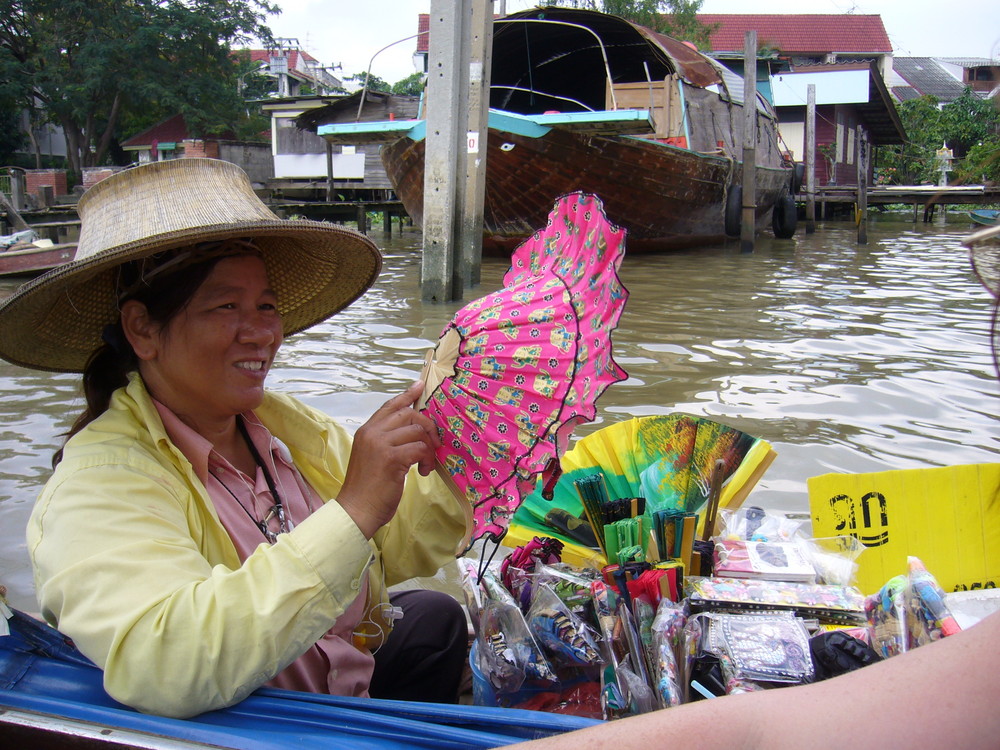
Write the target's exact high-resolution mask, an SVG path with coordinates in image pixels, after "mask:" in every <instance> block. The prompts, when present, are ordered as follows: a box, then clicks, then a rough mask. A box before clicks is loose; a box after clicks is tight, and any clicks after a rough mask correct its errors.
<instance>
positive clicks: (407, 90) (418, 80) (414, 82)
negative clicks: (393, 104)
mask: <svg viewBox="0 0 1000 750" xmlns="http://www.w3.org/2000/svg"><path fill="white" fill-rule="evenodd" d="M423 91H424V74H423V73H414V74H413V75H411V76H407V77H406V78H404V79H403V80H401V81H396V82H395V83H394V84H392V93H394V94H409V95H411V96H420V95H421V94H422V93H423Z"/></svg>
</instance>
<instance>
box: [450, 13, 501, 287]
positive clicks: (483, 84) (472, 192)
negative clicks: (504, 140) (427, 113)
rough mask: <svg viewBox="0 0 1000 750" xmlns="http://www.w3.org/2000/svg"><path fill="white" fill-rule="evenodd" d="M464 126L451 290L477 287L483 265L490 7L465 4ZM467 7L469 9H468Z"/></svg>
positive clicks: (491, 48) (491, 31)
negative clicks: (460, 209)
mask: <svg viewBox="0 0 1000 750" xmlns="http://www.w3.org/2000/svg"><path fill="white" fill-rule="evenodd" d="M464 5H465V6H466V7H465V13H466V18H467V20H468V21H469V23H468V30H467V32H466V33H465V34H464V37H465V43H466V46H467V48H468V57H467V59H468V102H469V104H468V123H467V131H468V132H467V134H466V136H467V137H466V147H465V149H464V151H463V152H462V156H464V158H465V173H464V175H462V174H460V175H459V177H460V178H461V177H464V178H465V179H464V180H463V181H462V182H461V183H460V188H461V196H462V200H461V203H460V204H459V205H460V206H461V207H462V212H461V217H460V220H459V223H458V232H459V235H458V262H457V264H456V265H457V268H456V269H455V271H456V276H457V278H456V280H455V284H454V289H455V291H456V293H457V294H458V296H459V297H461V290H463V289H465V288H467V287H471V286H477V285H478V284H479V280H480V276H481V271H482V265H483V204H484V202H485V198H486V142H487V134H488V132H489V125H488V117H489V107H490V93H489V92H490V69H491V67H492V60H493V5H492V3H490V2H485V3H484V2H475V0H467V1H466V2H465V3H464ZM469 6H471V7H469Z"/></svg>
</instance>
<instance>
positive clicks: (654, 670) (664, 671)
mask: <svg viewBox="0 0 1000 750" xmlns="http://www.w3.org/2000/svg"><path fill="white" fill-rule="evenodd" d="M749 520H750V521H752V522H753V521H754V516H753V514H751V515H750V519H749ZM758 520H761V521H762V522H763V521H764V520H766V519H758ZM744 521H745V519H744ZM744 521H740V523H744ZM726 541H732V540H722V539H721V538H719V537H716V538H714V540H713V543H714V544H716V545H718V546H719V547H721V548H723V549H726V550H730V549H734V550H744V549H747V548H748V546H747V544H745V543H742V542H745V540H738V541H741V543H740V544H726V543H724V542H726ZM753 544H761V545H770V546H776V545H779V548H780V549H782V550H784V549H789V548H786V547H784V545H794V548H795V549H797V550H799V551H801V552H802V557H801V558H799V559H798V563H803V564H805V563H804V561H805V560H806V559H807V558H809V559H813V560H814V559H818V557H814V556H813V551H814V550H815V549H818V550H819V553H818V555H819V556H820V557H822V556H826V557H827V558H828V559H827V569H828V570H835V571H836V572H834V573H824V574H823V575H822V576H821V575H820V574H819V573H818V570H819V568H818V567H817V569H816V570H817V574H816V578H817V579H819V580H817V581H816V582H810V581H794V580H793V581H788V580H770V579H769V578H766V577H765V578H753V577H748V578H733V577H724V576H719V575H715V576H693V575H688V576H683V575H681V573H682V571H683V565H681V566H680V567H676V561H671V564H672V565H674V566H675V567H671V568H670V569H669V572H670V573H677V574H678V575H677V577H676V580H675V579H674V578H670V579H669V580H670V582H672V584H678V583H680V584H681V585H680V586H679V588H678V587H676V586H667V585H645V584H642V581H643V580H644V576H648V575H649V574H650V573H651V572H656V571H657V569H656V567H655V564H651V563H648V562H643V561H638V560H637V561H633V562H629V563H626V564H623V565H608V566H605V568H604V569H603V570H601V571H597V570H593V569H589V568H587V569H581V568H576V567H575V566H572V565H567V564H565V563H562V562H555V561H553V560H552V559H551V557H550V556H549V555H547V554H546V555H544V558H545V559H544V560H543V559H542V557H543V555H541V554H530V552H531V551H534V552H535V553H538V552H539V551H540V550H544V549H547V548H546V546H545V543H544V542H539V543H538V544H535V545H532V547H531V550H528V551H524V550H521V551H517V550H515V552H514V553H512V555H511V556H510V557H509V558H507V559H505V560H504V561H501V562H498V563H496V564H491V565H488V566H487V567H486V568H485V569H483V570H475V568H474V567H473V566H472V565H471V564H469V563H466V564H465V567H464V570H465V571H466V573H467V574H466V575H465V576H464V586H465V587H466V588H467V592H466V599H467V601H468V602H470V612H471V611H473V609H475V611H476V612H477V613H478V619H474V622H477V632H476V642H475V648H474V649H473V657H472V669H473V675H474V688H475V689H474V691H473V695H474V700H475V701H476V702H477V704H479V705H498V706H505V707H521V708H535V709H538V710H543V711H551V712H558V713H569V714H574V715H578V716H586V717H596V718H603V719H605V720H611V719H617V718H621V717H626V716H632V715H635V714H640V713H644V712H647V711H653V710H656V709H661V708H670V707H672V706H676V705H680V704H682V703H687V702H691V701H696V700H703V699H705V698H713V697H717V696H721V695H730V694H736V693H742V692H752V691H759V690H774V689H781V688H782V687H786V686H789V685H796V684H802V683H806V682H812V681H816V680H823V679H827V678H829V677H832V676H835V675H837V674H842V673H844V672H847V671H851V670H854V669H861V668H864V667H865V666H867V665H869V664H872V663H874V662H876V661H879V660H881V659H883V658H889V657H891V656H894V655H896V654H898V653H902V652H903V651H905V650H907V649H910V648H914V647H916V646H919V645H922V644H923V643H927V642H930V641H931V640H935V639H937V638H940V637H946V636H948V635H950V634H951V633H953V632H956V630H957V627H958V625H957V622H956V621H955V618H954V617H952V616H951V613H950V612H949V611H948V609H947V606H946V605H945V599H944V596H943V593H942V592H941V590H940V587H939V586H938V585H937V584H936V582H935V581H934V578H933V576H932V575H931V574H930V573H929V572H928V571H927V570H926V569H925V568H924V566H923V565H922V564H921V563H920V561H919V560H916V559H911V560H910V562H909V569H908V572H907V574H906V575H900V576H897V577H896V578H894V579H892V580H891V581H889V582H888V583H887V585H886V586H885V587H884V589H883V590H882V591H881V592H879V594H878V595H875V596H871V597H865V596H864V595H862V593H861V592H860V591H859V590H858V589H857V588H856V587H854V586H852V585H848V584H847V583H846V582H848V581H850V580H852V566H853V565H854V559H855V557H856V556H857V552H858V550H857V549H856V548H855V546H854V545H852V543H851V541H850V540H849V539H846V540H845V539H841V538H836V537H835V538H831V539H826V540H813V539H809V538H807V537H806V536H805V535H799V536H797V537H795V538H794V539H793V540H784V541H773V542H772V541H760V542H754V543H753ZM515 562H516V563H517V564H516V565H515V564H514V563H515ZM729 562H733V561H732V560H730V561H729ZM775 567H777V566H775ZM783 567H784V568H786V569H787V568H789V566H788V565H785V566H783ZM501 571H503V572H502V573H501ZM658 572H660V573H664V572H667V571H665V570H659V571H658ZM827 575H829V576H830V577H831V578H833V579H841V580H843V581H844V583H839V584H837V583H825V582H820V580H822V579H824V578H826V577H827ZM667 580H668V579H667V578H662V579H661V581H660V583H661V584H662V583H663V582H665V581H667ZM511 589H514V591H513V592H512V591H511Z"/></svg>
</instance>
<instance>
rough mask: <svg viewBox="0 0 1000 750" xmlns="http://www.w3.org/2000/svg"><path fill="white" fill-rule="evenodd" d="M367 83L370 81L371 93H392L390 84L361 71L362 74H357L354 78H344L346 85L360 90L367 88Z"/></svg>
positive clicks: (369, 88)
mask: <svg viewBox="0 0 1000 750" xmlns="http://www.w3.org/2000/svg"><path fill="white" fill-rule="evenodd" d="M365 81H368V90H369V91H381V92H383V93H386V94H388V93H389V92H390V91H392V86H391V85H390V84H388V83H387V82H385V81H383V80H382V79H381V78H379V77H378V76H375V75H371V74H369V73H367V72H365V71H361V72H360V73H355V74H354V75H352V76H346V77H345V78H344V82H345V83H352V84H354V85H355V86H356V87H357V89H358V90H360V89H362V88H364V87H365Z"/></svg>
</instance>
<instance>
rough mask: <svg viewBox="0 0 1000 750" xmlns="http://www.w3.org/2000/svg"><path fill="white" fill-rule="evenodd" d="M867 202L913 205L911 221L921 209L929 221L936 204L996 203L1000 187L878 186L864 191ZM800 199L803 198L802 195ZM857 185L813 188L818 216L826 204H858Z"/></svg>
mask: <svg viewBox="0 0 1000 750" xmlns="http://www.w3.org/2000/svg"><path fill="white" fill-rule="evenodd" d="M866 198H867V203H868V205H882V206H886V205H899V204H902V205H907V206H912V207H913V221H914V222H916V221H918V220H919V219H918V215H919V213H920V210H921V209H923V220H924V221H930V220H931V218H932V217H933V215H934V211H935V209H936V208H937V207H938V206H952V205H977V206H984V205H994V204H995V205H998V206H1000V186H987V185H945V186H941V185H879V186H876V187H873V188H869V189H868V190H867V191H866ZM799 199H800V200H802V201H804V200H805V196H804V195H800V196H799ZM858 203H859V196H858V186H857V185H843V186H840V185H823V186H821V187H817V188H816V204H817V207H816V212H817V214H818V215H819V216H818V218H826V217H827V214H828V213H831V211H828V207H830V208H834V207H837V206H841V207H843V206H857V205H858Z"/></svg>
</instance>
